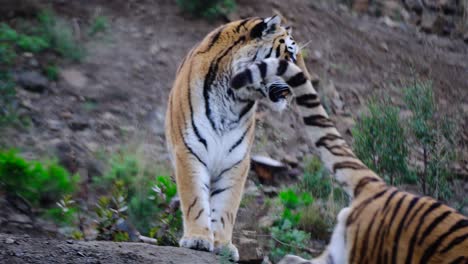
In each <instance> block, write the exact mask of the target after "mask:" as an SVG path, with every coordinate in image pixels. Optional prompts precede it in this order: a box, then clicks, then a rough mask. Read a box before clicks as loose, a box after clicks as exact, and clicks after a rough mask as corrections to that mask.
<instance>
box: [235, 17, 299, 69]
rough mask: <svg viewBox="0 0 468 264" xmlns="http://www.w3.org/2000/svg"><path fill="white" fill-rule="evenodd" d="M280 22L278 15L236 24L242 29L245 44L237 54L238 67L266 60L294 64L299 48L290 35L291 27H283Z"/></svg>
mask: <svg viewBox="0 0 468 264" xmlns="http://www.w3.org/2000/svg"><path fill="white" fill-rule="evenodd" d="M281 22H282V21H281V17H280V16H278V15H275V16H272V17H268V18H265V19H262V18H253V19H250V20H249V21H247V22H246V20H242V21H239V22H238V24H237V27H238V28H239V27H243V30H242V31H243V33H244V34H245V44H244V45H243V46H242V48H240V49H239V51H238V52H237V58H238V59H239V60H238V61H237V62H239V63H240V64H241V65H239V66H240V67H244V66H245V64H249V63H253V62H255V61H261V60H263V59H266V58H280V59H286V60H289V61H292V62H294V63H295V62H296V60H297V54H298V53H299V46H298V45H297V43H296V41H295V40H294V38H293V36H292V34H291V33H292V29H291V27H285V26H283V25H281Z"/></svg>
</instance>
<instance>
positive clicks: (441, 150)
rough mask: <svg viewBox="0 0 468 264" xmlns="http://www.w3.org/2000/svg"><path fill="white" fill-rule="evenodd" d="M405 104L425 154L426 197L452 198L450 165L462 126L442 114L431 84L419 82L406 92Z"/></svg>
mask: <svg viewBox="0 0 468 264" xmlns="http://www.w3.org/2000/svg"><path fill="white" fill-rule="evenodd" d="M405 103H406V105H407V107H408V109H409V110H411V112H412V114H413V115H412V116H411V118H410V119H409V124H408V126H409V128H410V129H409V130H410V132H411V134H412V135H413V136H414V139H415V142H414V143H415V147H420V148H421V149H422V152H423V153H422V154H423V168H418V174H419V175H420V177H419V185H420V186H421V189H422V192H423V194H425V195H430V196H432V197H434V198H436V199H448V198H449V197H450V194H451V192H450V189H449V183H448V177H449V175H450V170H449V165H450V162H452V161H453V160H454V159H455V156H456V155H455V154H456V153H455V149H456V144H457V133H458V132H457V131H458V127H457V126H456V123H455V122H453V121H452V120H449V119H447V118H446V117H445V116H441V115H438V114H437V113H438V109H437V107H436V103H435V100H434V94H433V92H432V84H431V83H430V82H425V83H424V82H415V83H414V84H413V85H412V86H410V87H408V88H407V89H405Z"/></svg>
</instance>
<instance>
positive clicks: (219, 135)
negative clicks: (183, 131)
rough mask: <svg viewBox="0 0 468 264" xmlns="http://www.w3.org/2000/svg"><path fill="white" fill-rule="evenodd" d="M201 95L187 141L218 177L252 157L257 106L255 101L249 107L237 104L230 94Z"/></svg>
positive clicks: (212, 173)
mask: <svg viewBox="0 0 468 264" xmlns="http://www.w3.org/2000/svg"><path fill="white" fill-rule="evenodd" d="M195 95H196V94H195ZM199 95H200V96H198V98H197V104H196V105H194V106H193V109H192V110H193V125H192V128H191V129H189V130H188V131H187V140H188V143H189V145H190V146H191V148H192V149H193V151H194V152H195V153H196V154H197V155H199V156H200V157H201V158H202V160H203V162H204V163H205V164H206V167H207V169H208V171H209V172H210V175H212V177H215V175H218V174H219V173H220V172H221V171H223V170H225V169H226V168H228V167H232V166H233V165H234V164H236V163H238V162H240V161H242V160H243V159H245V158H247V157H248V152H249V151H250V145H249V144H250V142H251V139H250V137H251V136H252V135H253V133H248V132H249V131H250V130H249V129H251V126H252V125H253V122H252V121H253V120H252V119H253V118H254V112H255V108H256V107H255V103H254V102H252V103H251V104H250V105H249V104H243V103H239V102H236V101H234V100H233V99H232V98H231V97H230V95H229V94H228V93H227V92H223V93H215V92H211V93H210V94H209V96H208V97H204V96H202V93H200V94H199ZM247 107H249V109H247V110H248V111H247V110H245V109H246V108H247ZM243 111H244V113H243Z"/></svg>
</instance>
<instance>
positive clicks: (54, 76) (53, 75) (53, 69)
mask: <svg viewBox="0 0 468 264" xmlns="http://www.w3.org/2000/svg"><path fill="white" fill-rule="evenodd" d="M44 70H45V74H46V75H47V78H48V79H49V80H52V81H57V80H58V78H59V68H58V67H57V66H56V65H49V66H47V67H46V68H45V69H44Z"/></svg>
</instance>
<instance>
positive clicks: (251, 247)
mask: <svg viewBox="0 0 468 264" xmlns="http://www.w3.org/2000/svg"><path fill="white" fill-rule="evenodd" d="M246 231H247V232H246ZM256 235H257V232H255V231H248V230H244V231H242V232H241V235H240V238H239V240H238V243H237V249H238V250H239V256H240V261H241V262H255V263H257V262H261V261H262V259H263V252H262V250H261V248H260V246H259V244H258V241H257V240H256V239H255V237H256Z"/></svg>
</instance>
